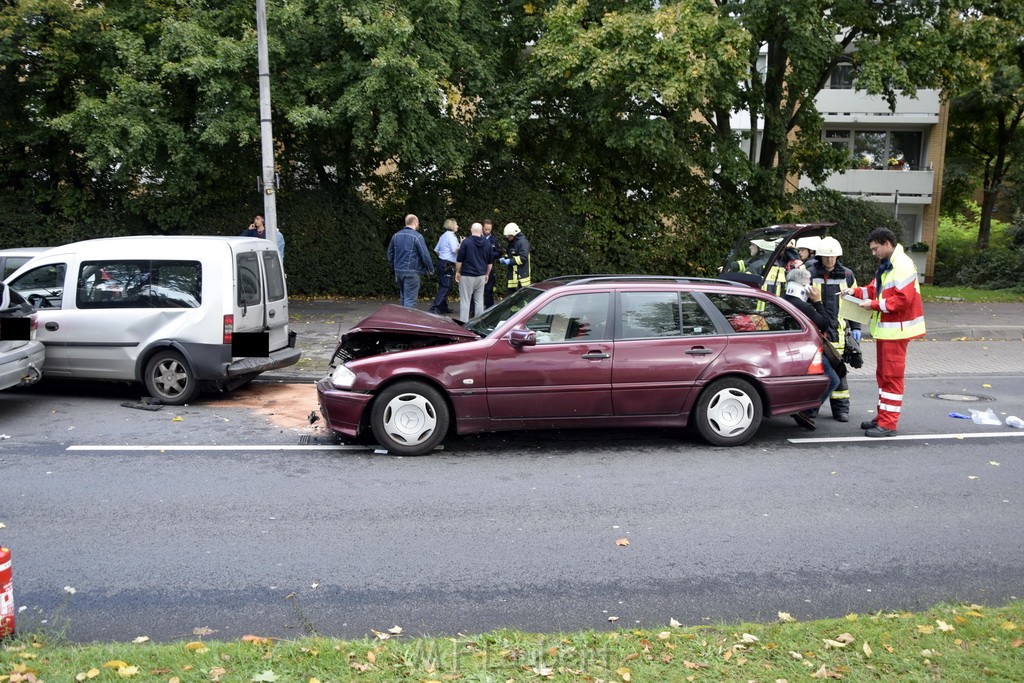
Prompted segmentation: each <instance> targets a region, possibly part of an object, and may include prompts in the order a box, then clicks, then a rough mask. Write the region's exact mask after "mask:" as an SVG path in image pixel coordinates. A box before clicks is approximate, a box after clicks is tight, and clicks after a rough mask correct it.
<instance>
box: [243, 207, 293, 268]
mask: <svg viewBox="0 0 1024 683" xmlns="http://www.w3.org/2000/svg"><path fill="white" fill-rule="evenodd" d="M238 236H239V237H261V238H263V239H266V237H267V226H266V221H265V219H264V218H263V214H262V213H258V214H256V215H255V216H253V217H252V223H250V224H249V227H248V228H246V229H245V230H243V231H242V232H241V233H239V235H238ZM277 251H278V253H280V254H281V260H282V261H283V260H284V235H282V234H281V231H280V230H278V231H277Z"/></svg>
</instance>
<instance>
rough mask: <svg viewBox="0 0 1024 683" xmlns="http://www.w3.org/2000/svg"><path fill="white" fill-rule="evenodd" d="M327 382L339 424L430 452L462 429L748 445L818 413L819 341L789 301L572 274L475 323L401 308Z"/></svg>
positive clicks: (732, 287) (359, 341)
mask: <svg viewBox="0 0 1024 683" xmlns="http://www.w3.org/2000/svg"><path fill="white" fill-rule="evenodd" d="M331 362H332V372H331V374H330V376H328V377H325V378H324V379H322V380H320V381H319V382H318V383H317V394H318V396H319V401H320V410H321V413H322V414H323V416H324V418H325V419H326V421H327V424H328V426H329V427H330V428H331V429H332V430H333V431H335V432H337V433H338V434H340V435H342V436H344V437H349V438H354V437H358V436H359V435H360V434H362V433H365V432H366V431H367V429H369V430H372V432H373V435H374V437H376V439H377V442H378V443H379V444H380V445H381V446H383V447H384V448H387V449H388V451H390V452H392V453H395V454H399V455H422V454H424V453H427V452H429V451H431V450H432V449H434V448H435V447H436V446H438V445H439V444H440V443H441V441H442V440H443V439H444V438H445V436H446V435H447V434H448V433H449V430H453V431H454V432H456V433H458V434H473V433H477V432H491V431H501V430H512V429H516V430H522V429H563V428H574V427H590V428H595V427H598V428H603V427H686V426H688V425H693V426H694V427H695V428H696V430H697V432H699V433H700V435H701V436H702V437H703V438H704V439H706V440H707V441H709V442H710V443H712V444H714V445H717V446H734V445H739V444H742V443H745V442H746V441H748V440H749V439H750V438H751V437H752V436H753V435H754V433H755V432H756V431H757V429H758V427H759V426H760V424H761V418H762V417H763V416H766V415H767V416H777V415H787V414H791V413H795V412H797V411H800V410H806V409H810V408H814V407H815V406H817V405H819V403H820V400H821V397H822V395H823V394H824V392H825V390H826V388H827V387H828V378H827V377H826V376H825V375H824V374H823V370H822V364H821V336H820V335H819V334H818V332H817V330H816V329H815V328H814V326H813V324H812V323H811V322H810V321H809V320H808V319H807V318H806V317H805V316H804V315H803V314H801V313H800V312H799V311H798V310H797V309H796V308H794V307H793V306H791V305H790V304H789V303H788V302H786V301H784V300H782V299H780V298H777V297H775V296H772V295H770V294H767V293H765V292H763V291H760V290H757V289H753V288H751V287H749V286H746V285H743V284H740V283H736V282H727V281H724V280H708V279H699V278H675V277H650V276H622V275H615V276H570V277H560V278H554V279H550V280H545V281H543V282H540V283H537V284H535V285H533V286H532V287H526V288H523V289H520V290H517V291H516V292H514V293H513V294H512V295H511V296H509V297H507V298H506V299H504V300H503V301H501V302H500V303H498V304H497V305H495V306H494V307H493V308H491V309H489V310H487V311H485V312H484V313H483V314H482V315H480V316H478V317H476V318H474V319H473V320H471V321H469V322H467V323H465V324H459V323H457V322H456V321H454V320H451V319H450V318H445V317H442V316H438V315H433V314H430V313H426V312H423V311H419V310H416V309H411V308H402V307H401V306H397V305H394V304H387V305H385V306H383V307H382V308H381V309H380V310H378V311H377V312H376V313H374V314H373V315H371V316H370V317H368V318H366V319H365V320H363V321H362V322H360V323H358V324H357V325H356V326H355V327H353V328H352V329H351V330H350V331H349V332H348V333H346V334H345V335H344V336H343V337H342V339H341V342H340V344H339V345H338V348H337V350H336V351H335V354H334V357H333V358H332V361H331Z"/></svg>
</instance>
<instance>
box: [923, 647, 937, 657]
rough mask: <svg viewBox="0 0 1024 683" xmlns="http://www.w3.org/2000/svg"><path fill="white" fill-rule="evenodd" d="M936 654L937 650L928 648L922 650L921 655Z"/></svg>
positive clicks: (929, 655)
mask: <svg viewBox="0 0 1024 683" xmlns="http://www.w3.org/2000/svg"><path fill="white" fill-rule="evenodd" d="M934 655H935V651H934V650H927V649H926V650H921V656H922V657H932V656H934Z"/></svg>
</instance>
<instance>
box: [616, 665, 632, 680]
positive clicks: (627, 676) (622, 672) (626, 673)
mask: <svg viewBox="0 0 1024 683" xmlns="http://www.w3.org/2000/svg"><path fill="white" fill-rule="evenodd" d="M615 673H617V674H619V676H621V677H622V680H624V681H626V682H627V683H628V682H629V681H631V680H633V674H632V673H631V672H630V670H629V669H627V668H626V667H622V668H621V669H616V670H615Z"/></svg>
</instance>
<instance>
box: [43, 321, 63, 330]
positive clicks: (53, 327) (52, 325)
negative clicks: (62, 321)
mask: <svg viewBox="0 0 1024 683" xmlns="http://www.w3.org/2000/svg"><path fill="white" fill-rule="evenodd" d="M43 327H45V328H46V329H47V330H49V331H50V332H56V331H57V330H58V329H60V325H58V324H57V323H55V322H48V323H46V324H45V325H43Z"/></svg>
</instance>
